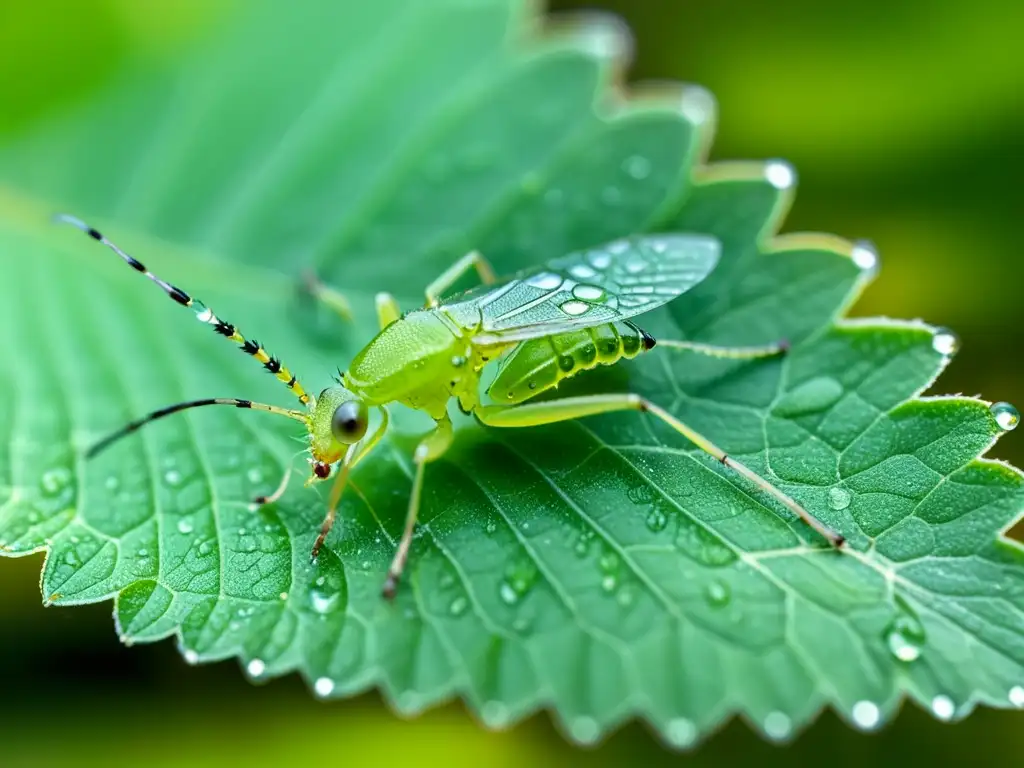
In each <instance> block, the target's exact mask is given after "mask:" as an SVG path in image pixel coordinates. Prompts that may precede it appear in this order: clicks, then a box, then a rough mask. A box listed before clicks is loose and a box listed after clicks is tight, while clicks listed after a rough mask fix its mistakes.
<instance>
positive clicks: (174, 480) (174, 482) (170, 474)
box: [164, 469, 181, 488]
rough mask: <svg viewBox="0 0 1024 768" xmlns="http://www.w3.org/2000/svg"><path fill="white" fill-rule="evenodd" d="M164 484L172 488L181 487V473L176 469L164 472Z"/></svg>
mask: <svg viewBox="0 0 1024 768" xmlns="http://www.w3.org/2000/svg"><path fill="white" fill-rule="evenodd" d="M164 482H165V483H167V484H168V485H169V486H171V487H172V488H175V487H177V486H179V485H181V472H179V471H178V470H176V469H168V470H167V471H166V472H164Z"/></svg>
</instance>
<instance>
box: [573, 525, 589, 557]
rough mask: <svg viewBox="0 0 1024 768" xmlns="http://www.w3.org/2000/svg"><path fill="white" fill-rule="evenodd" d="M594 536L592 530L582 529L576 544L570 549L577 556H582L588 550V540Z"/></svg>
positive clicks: (584, 555)
mask: <svg viewBox="0 0 1024 768" xmlns="http://www.w3.org/2000/svg"><path fill="white" fill-rule="evenodd" d="M593 538H594V534H593V532H592V531H584V532H583V533H581V534H580V537H579V538H578V539H576V544H575V545H573V548H572V551H573V552H575V553H576V556H577V557H579V558H584V557H586V556H587V553H589V552H590V540H591V539H593Z"/></svg>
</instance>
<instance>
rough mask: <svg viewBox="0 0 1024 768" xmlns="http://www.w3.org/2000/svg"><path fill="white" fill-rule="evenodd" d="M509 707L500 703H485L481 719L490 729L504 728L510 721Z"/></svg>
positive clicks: (481, 709)
mask: <svg viewBox="0 0 1024 768" xmlns="http://www.w3.org/2000/svg"><path fill="white" fill-rule="evenodd" d="M509 716H510V715H509V711H508V707H506V706H505V705H504V704H502V703H501V702H500V701H493V700H492V701H485V702H484V704H483V706H482V707H480V717H482V718H483V721H484V722H485V723H486V724H487V727H488V728H504V727H505V726H506V725H508V721H509Z"/></svg>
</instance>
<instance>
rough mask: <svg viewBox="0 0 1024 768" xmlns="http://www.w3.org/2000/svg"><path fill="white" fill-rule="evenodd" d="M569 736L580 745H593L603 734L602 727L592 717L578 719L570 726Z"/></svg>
mask: <svg viewBox="0 0 1024 768" xmlns="http://www.w3.org/2000/svg"><path fill="white" fill-rule="evenodd" d="M569 734H570V735H571V736H572V738H573V741H576V742H578V743H580V744H593V743H594V742H595V741H596V740H597V737H598V736H599V735H600V734H601V727H600V726H599V725H598V724H597V721H596V720H595V719H594V718H592V717H577V718H575V719H574V720H573V721H572V724H571V725H570V726H569Z"/></svg>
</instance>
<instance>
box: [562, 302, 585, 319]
mask: <svg viewBox="0 0 1024 768" xmlns="http://www.w3.org/2000/svg"><path fill="white" fill-rule="evenodd" d="M559 309H561V310H562V311H563V312H565V314H567V315H571V316H573V317H578V316H579V315H582V314H583V313H584V312H586V311H587V310H588V309H590V305H589V304H585V303H583V302H582V301H575V300H569V301H564V302H562V304H561V306H560V307H559Z"/></svg>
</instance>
